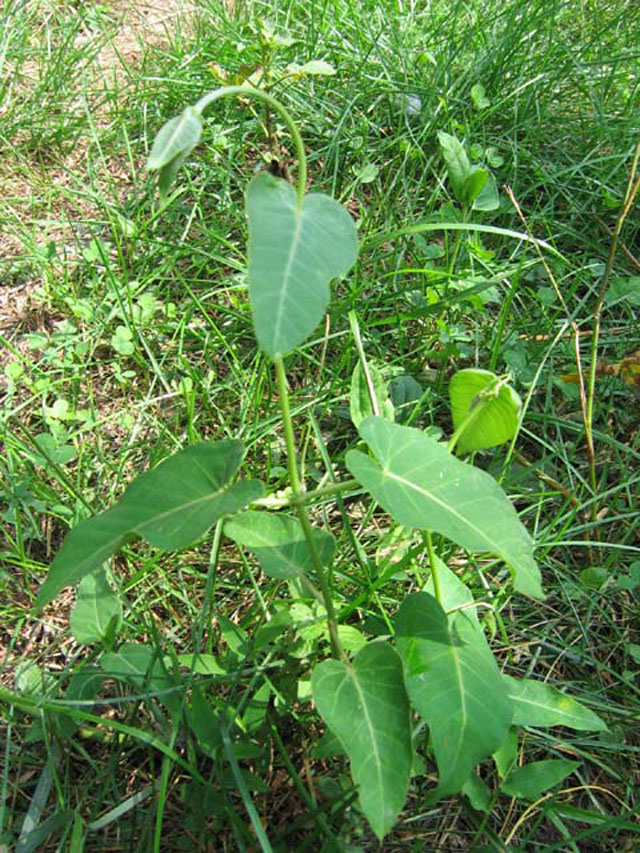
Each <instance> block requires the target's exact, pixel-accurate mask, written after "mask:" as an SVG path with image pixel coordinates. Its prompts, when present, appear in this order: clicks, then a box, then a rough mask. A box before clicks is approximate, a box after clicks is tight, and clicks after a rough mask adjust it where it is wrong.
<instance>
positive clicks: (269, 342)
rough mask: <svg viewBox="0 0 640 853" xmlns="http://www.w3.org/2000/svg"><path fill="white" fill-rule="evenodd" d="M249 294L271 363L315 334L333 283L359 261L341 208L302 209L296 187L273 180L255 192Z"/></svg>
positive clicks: (310, 199)
mask: <svg viewBox="0 0 640 853" xmlns="http://www.w3.org/2000/svg"><path fill="white" fill-rule="evenodd" d="M246 204H247V216H248V218H249V292H250V295H251V306H252V309H253V322H254V326H255V332H256V337H257V339H258V343H259V345H260V348H261V349H262V351H263V352H265V353H266V354H267V355H268V356H270V357H271V358H274V357H275V356H276V355H278V354H285V353H287V352H289V351H290V350H292V349H295V347H297V346H298V345H299V344H301V343H302V342H303V341H304V340H305V338H306V337H307V336H308V335H309V334H311V332H312V331H313V330H314V328H315V327H316V326H317V325H318V323H319V322H320V320H321V319H322V315H323V314H324V312H325V310H326V308H327V305H328V303H329V296H330V293H329V282H330V281H331V279H332V278H337V277H338V276H342V275H345V273H347V272H348V270H349V269H350V268H351V267H352V266H353V264H354V263H355V260H356V258H357V256H358V239H357V234H356V227H355V225H354V222H353V220H352V218H351V216H350V215H349V214H348V213H347V211H346V210H345V209H344V208H343V207H342V206H341V205H340V204H338V202H336V201H334V200H333V199H332V198H329V196H326V195H322V194H321V193H311V194H309V195H307V196H305V198H304V202H303V204H302V206H301V207H300V206H299V205H298V198H297V195H296V192H295V190H294V189H293V187H292V186H291V185H290V184H289V183H287V181H284V180H281V179H279V178H275V177H273V175H270V174H269V173H268V172H261V173H260V174H259V175H256V177H255V178H253V180H252V181H251V183H250V184H249V186H248V188H247V194H246Z"/></svg>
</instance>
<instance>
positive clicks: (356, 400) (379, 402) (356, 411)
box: [349, 362, 394, 429]
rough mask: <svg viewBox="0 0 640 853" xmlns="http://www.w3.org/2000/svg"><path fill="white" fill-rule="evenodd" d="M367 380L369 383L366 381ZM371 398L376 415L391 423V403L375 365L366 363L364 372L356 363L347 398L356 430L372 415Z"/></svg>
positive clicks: (392, 413) (392, 411)
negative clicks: (375, 408) (376, 410)
mask: <svg viewBox="0 0 640 853" xmlns="http://www.w3.org/2000/svg"><path fill="white" fill-rule="evenodd" d="M367 373H368V377H367ZM368 379H369V380H370V381H367V380H368ZM372 397H373V400H375V404H376V407H377V409H378V413H379V414H380V415H381V416H382V417H385V418H386V419H387V420H389V421H392V420H393V419H394V409H393V403H392V402H391V400H390V399H389V392H388V391H387V383H386V382H385V381H384V379H383V378H382V374H381V373H380V371H379V370H378V368H377V367H376V366H375V364H373V363H371V362H370V363H368V364H367V370H366V371H365V370H364V369H363V367H362V364H361V363H360V362H358V363H357V364H356V366H355V367H354V369H353V373H352V374H351V394H350V397H349V411H350V413H351V420H352V422H353V425H354V426H355V428H356V429H357V428H358V427H359V426H360V423H361V422H362V421H363V420H364V419H365V418H366V417H368V416H369V415H372V414H374V407H373V406H374V404H373V401H372V399H371V398H372Z"/></svg>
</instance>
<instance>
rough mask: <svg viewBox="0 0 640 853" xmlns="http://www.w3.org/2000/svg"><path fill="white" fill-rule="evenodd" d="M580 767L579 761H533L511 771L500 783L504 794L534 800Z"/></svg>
mask: <svg viewBox="0 0 640 853" xmlns="http://www.w3.org/2000/svg"><path fill="white" fill-rule="evenodd" d="M578 767H580V762H579V761H566V760H564V759H562V760H549V761H534V762H533V763H532V764H525V765H524V767H517V768H516V769H515V770H512V771H511V773H509V775H508V776H507V778H506V779H505V781H504V782H503V783H502V786H501V790H502V792H503V793H504V794H509V795H510V796H512V797H519V798H521V799H524V800H536V799H537V798H538V797H539V796H540V794H543V793H544V792H545V791H548V790H549V788H553V787H555V786H556V785H559V784H560V782H562V780H563V779H565V778H566V777H567V776H569V775H570V774H571V773H573V772H574V770H576V769H577V768H578Z"/></svg>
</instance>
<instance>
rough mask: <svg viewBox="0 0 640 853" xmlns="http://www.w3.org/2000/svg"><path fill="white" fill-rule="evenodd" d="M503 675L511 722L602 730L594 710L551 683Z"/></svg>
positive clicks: (525, 724) (603, 724) (579, 729)
mask: <svg viewBox="0 0 640 853" xmlns="http://www.w3.org/2000/svg"><path fill="white" fill-rule="evenodd" d="M503 678H504V680H505V682H506V684H507V689H508V691H509V696H510V697H511V701H512V702H513V709H514V710H513V722H514V725H516V726H567V727H568V728H570V729H577V730H578V731H587V732H589V731H594V732H601V731H606V728H607V725H606V723H605V722H604V720H601V719H600V717H599V716H598V715H597V714H594V712H593V711H591V710H589V708H585V706H584V705H582V704H580V702H578V701H577V700H576V699H572V698H571V696H567V695H566V694H564V693H561V692H560V691H559V690H556V689H555V688H554V687H551V685H549V684H545V683H544V682H542V681H534V680H533V679H531V678H525V679H524V680H522V681H519V680H517V679H515V678H512V677H511V676H509V675H504V676H503Z"/></svg>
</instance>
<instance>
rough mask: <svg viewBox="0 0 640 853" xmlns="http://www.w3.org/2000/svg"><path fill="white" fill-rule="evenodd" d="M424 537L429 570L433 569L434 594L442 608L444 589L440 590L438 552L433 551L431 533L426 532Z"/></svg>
mask: <svg viewBox="0 0 640 853" xmlns="http://www.w3.org/2000/svg"><path fill="white" fill-rule="evenodd" d="M424 536H425V541H426V543H427V555H428V557H429V568H430V569H431V577H432V578H433V592H434V594H435V597H436V601H437V602H438V604H439V605H440V607H444V605H443V603H442V589H441V588H440V575H439V574H438V563H437V559H436V552H435V551H434V550H433V540H432V538H431V531H430V530H425V532H424Z"/></svg>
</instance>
